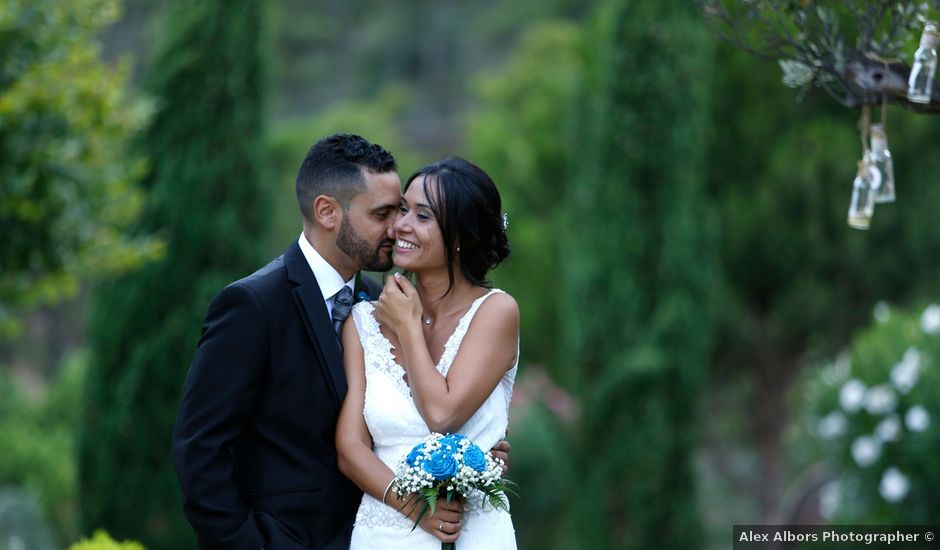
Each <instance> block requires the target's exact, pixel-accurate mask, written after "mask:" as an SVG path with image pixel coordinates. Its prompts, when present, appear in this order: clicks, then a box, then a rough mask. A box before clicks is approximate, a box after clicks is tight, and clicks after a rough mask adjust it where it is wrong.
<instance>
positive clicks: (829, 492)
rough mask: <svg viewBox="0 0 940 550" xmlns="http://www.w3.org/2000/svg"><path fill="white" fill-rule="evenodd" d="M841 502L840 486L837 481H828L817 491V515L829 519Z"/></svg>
mask: <svg viewBox="0 0 940 550" xmlns="http://www.w3.org/2000/svg"><path fill="white" fill-rule="evenodd" d="M840 500H842V484H841V483H840V482H839V481H838V480H835V481H830V482H829V483H827V484H825V485H823V487H822V489H820V490H819V514H820V515H821V516H822V517H824V518H826V519H831V518H832V516H834V515H835V513H836V509H838V508H839V501H840Z"/></svg>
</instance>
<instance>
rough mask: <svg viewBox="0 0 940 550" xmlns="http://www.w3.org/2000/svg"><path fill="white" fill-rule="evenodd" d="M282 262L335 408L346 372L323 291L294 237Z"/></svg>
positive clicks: (342, 396)
mask: <svg viewBox="0 0 940 550" xmlns="http://www.w3.org/2000/svg"><path fill="white" fill-rule="evenodd" d="M284 264H285V265H286V266H287V277H288V279H290V280H291V281H292V282H294V283H296V284H297V286H296V287H295V288H294V304H295V305H296V306H297V308H298V309H299V313H300V317H301V318H302V319H303V320H304V327H305V328H306V329H307V335H308V336H309V337H310V341H311V342H312V343H313V347H314V349H316V350H317V352H318V353H319V354H320V359H321V360H320V362H319V363H320V366H321V368H323V370H325V371H326V378H327V380H329V381H330V382H331V383H332V384H331V388H332V393H333V397H334V398H335V399H336V406H337V408H338V407H339V406H340V404H342V402H343V398H344V397H345V396H346V373H345V371H344V370H343V355H342V352H341V351H340V348H339V340H337V338H336V333H335V332H333V325H332V323H331V322H330V316H329V312H328V311H327V309H326V302H325V301H324V300H323V293H322V292H321V291H320V285H319V284H318V283H317V279H316V277H314V275H313V271H311V270H310V264H308V263H307V259H306V258H304V254H303V252H302V251H301V250H300V245H299V244H297V242H296V241H295V242H294V244H292V245H291V247H290V248H288V249H287V252H285V253H284Z"/></svg>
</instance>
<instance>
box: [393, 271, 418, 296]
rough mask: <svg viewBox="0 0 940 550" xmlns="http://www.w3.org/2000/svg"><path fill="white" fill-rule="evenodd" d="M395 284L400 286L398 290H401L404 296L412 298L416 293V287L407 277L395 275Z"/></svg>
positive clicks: (399, 274)
mask: <svg viewBox="0 0 940 550" xmlns="http://www.w3.org/2000/svg"><path fill="white" fill-rule="evenodd" d="M393 279H395V282H396V283H397V284H398V288H399V289H401V292H402V294H404V295H405V296H407V297H409V298H411V296H412V295H414V293H415V292H416V290H415V287H414V285H412V284H411V281H409V280H408V278H407V277H402V276H401V273H395V276H394V277H393Z"/></svg>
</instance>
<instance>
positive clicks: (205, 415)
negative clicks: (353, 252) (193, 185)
mask: <svg viewBox="0 0 940 550" xmlns="http://www.w3.org/2000/svg"><path fill="white" fill-rule="evenodd" d="M367 284H368V287H369V288H368V289H367V290H368V291H369V292H370V294H371V295H373V296H374V295H377V294H378V292H377V289H376V285H375V283H372V282H371V281H368V283H367ZM345 394H346V376H345V373H344V371H343V365H342V354H341V351H340V347H339V342H338V340H337V337H336V335H335V333H334V332H333V328H332V325H331V322H330V318H329V313H328V311H327V308H326V304H325V302H324V300H323V295H322V293H321V292H320V287H319V285H318V284H317V280H316V278H315V277H314V275H313V272H312V271H311V269H310V266H309V264H308V263H307V260H306V259H305V258H304V255H303V253H302V252H301V250H300V246H299V245H298V244H297V243H296V242H295V243H293V245H292V246H291V247H290V248H288V250H287V252H285V253H284V255H283V256H281V257H279V258H277V259H276V260H274V261H272V262H271V263H270V264H268V265H267V266H266V267H264V268H263V269H261V270H259V271H257V272H256V273H254V274H252V275H251V276H249V277H246V278H244V279H241V280H239V281H236V282H234V283H232V284H231V285H229V286H227V287H226V288H225V289H224V290H222V292H220V293H219V295H218V296H216V297H215V299H214V300H213V301H212V304H211V305H210V306H209V311H208V313H207V314H206V317H205V320H204V322H203V328H202V338H201V339H200V340H199V346H198V350H197V351H196V355H195V357H194V358H193V362H192V365H191V366H190V369H189V374H188V375H187V377H186V383H185V387H184V390H183V398H182V401H181V404H180V409H179V415H178V417H177V420H176V427H175V429H174V432H173V459H174V462H175V464H176V472H177V475H178V477H179V480H180V485H181V486H182V490H183V497H184V503H183V507H184V510H185V512H186V516H187V517H188V519H189V521H190V523H192V525H193V528H194V530H195V532H196V538H197V539H198V541H199V545H200V546H201V547H202V548H206V549H226V550H227V549H245V550H258V549H259V548H261V547H266V548H268V549H269V550H281V549H286V550H300V549H340V548H343V549H345V548H348V546H349V536H350V533H351V530H352V522H353V519H354V516H355V513H356V508H357V505H358V503H359V499H360V497H361V495H362V493H361V491H359V489H357V488H356V486H355V485H353V484H352V482H350V481H349V480H348V479H347V478H346V477H345V476H343V474H342V473H340V471H339V468H338V466H337V463H336V446H335V442H334V441H335V439H334V436H335V431H336V419H337V415H338V413H339V407H340V405H341V403H342V400H343V397H344V396H345Z"/></svg>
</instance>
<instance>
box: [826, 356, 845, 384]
mask: <svg viewBox="0 0 940 550" xmlns="http://www.w3.org/2000/svg"><path fill="white" fill-rule="evenodd" d="M851 371H852V359H851V358H850V356H849V354H848V352H845V351H843V352H841V353H839V355H838V356H837V357H836V360H835V361H833V362H832V363H830V364H829V365H827V366H825V367H823V370H822V380H823V382H824V383H825V384H826V385H827V386H835V385H836V384H841V383H842V381H843V380H845V379H846V378H848V377H849V373H850V372H851Z"/></svg>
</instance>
